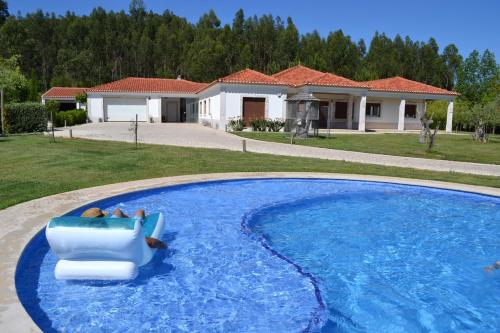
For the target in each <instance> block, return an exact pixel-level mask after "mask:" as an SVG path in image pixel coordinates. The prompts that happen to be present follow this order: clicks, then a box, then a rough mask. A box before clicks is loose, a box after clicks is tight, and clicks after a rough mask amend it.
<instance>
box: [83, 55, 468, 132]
mask: <svg viewBox="0 0 500 333" xmlns="http://www.w3.org/2000/svg"><path fill="white" fill-rule="evenodd" d="M299 92H305V93H310V94H313V95H314V96H315V97H316V98H318V99H319V100H320V102H319V127H320V128H345V129H357V130H360V131H365V130H367V129H395V130H401V131H402V130H411V129H418V128H420V121H419V115H420V114H422V113H423V112H424V111H425V108H426V102H427V101H431V100H446V101H448V115H447V122H446V131H447V132H450V131H451V124H452V117H453V101H454V99H455V98H456V97H457V95H458V94H457V93H456V92H453V91H448V90H445V89H441V88H437V87H433V86H430V85H427V84H423V83H420V82H416V81H411V80H408V79H404V78H402V77H393V78H387V79H382V80H374V81H366V82H356V81H353V80H349V79H347V78H344V77H341V76H338V75H334V74H332V73H325V72H320V71H317V70H314V69H311V68H308V67H305V66H301V65H298V66H294V67H291V68H288V69H286V70H284V71H281V72H279V73H276V74H273V75H266V74H263V73H260V72H257V71H254V70H251V69H244V70H241V71H239V72H236V73H233V74H230V75H228V76H226V77H223V78H220V79H218V80H215V81H213V82H211V83H208V84H207V83H197V82H192V81H187V80H182V79H156V78H133V77H131V78H125V79H122V80H118V81H114V82H110V83H107V84H103V85H99V86H96V87H93V88H90V89H86V93H87V104H88V116H89V119H90V120H91V121H94V122H106V121H131V120H133V119H135V116H136V115H137V117H138V120H139V121H146V122H195V123H203V124H206V125H208V126H212V127H214V128H218V129H225V127H226V125H227V123H228V121H229V120H230V119H232V118H235V117H242V118H243V119H244V120H245V121H246V122H247V124H248V121H249V120H251V119H258V118H285V116H286V110H287V99H288V98H289V97H291V96H293V95H295V94H297V93H299Z"/></svg>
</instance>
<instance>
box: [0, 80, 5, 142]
mask: <svg viewBox="0 0 500 333" xmlns="http://www.w3.org/2000/svg"><path fill="white" fill-rule="evenodd" d="M0 122H1V123H2V135H5V124H4V117H3V86H1V87H0Z"/></svg>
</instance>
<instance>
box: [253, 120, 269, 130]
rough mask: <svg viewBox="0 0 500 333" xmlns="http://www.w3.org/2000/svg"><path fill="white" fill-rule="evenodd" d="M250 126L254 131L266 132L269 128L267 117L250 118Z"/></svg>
mask: <svg viewBox="0 0 500 333" xmlns="http://www.w3.org/2000/svg"><path fill="white" fill-rule="evenodd" d="M250 126H251V127H252V131H254V132H265V131H266V128H267V120H266V119H253V120H250Z"/></svg>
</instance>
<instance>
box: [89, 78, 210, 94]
mask: <svg viewBox="0 0 500 333" xmlns="http://www.w3.org/2000/svg"><path fill="white" fill-rule="evenodd" d="M206 85H207V84H206V83H198V82H192V81H187V80H179V79H157V78H139V77H128V78H125V79H121V80H118V81H113V82H110V83H105V84H101V85H99V86H96V87H93V88H90V89H87V92H132V93H186V94H195V93H196V92H197V91H198V90H200V89H202V88H203V87H205V86H206Z"/></svg>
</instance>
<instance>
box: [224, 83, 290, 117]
mask: <svg viewBox="0 0 500 333" xmlns="http://www.w3.org/2000/svg"><path fill="white" fill-rule="evenodd" d="M225 90H226V119H231V118H236V117H242V116H243V98H244V97H257V98H265V99H266V118H271V119H274V118H285V114H284V112H285V110H286V109H285V107H284V104H285V99H286V96H287V95H286V93H284V89H283V87H279V86H257V85H246V86H240V85H227V86H226V89H225Z"/></svg>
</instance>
